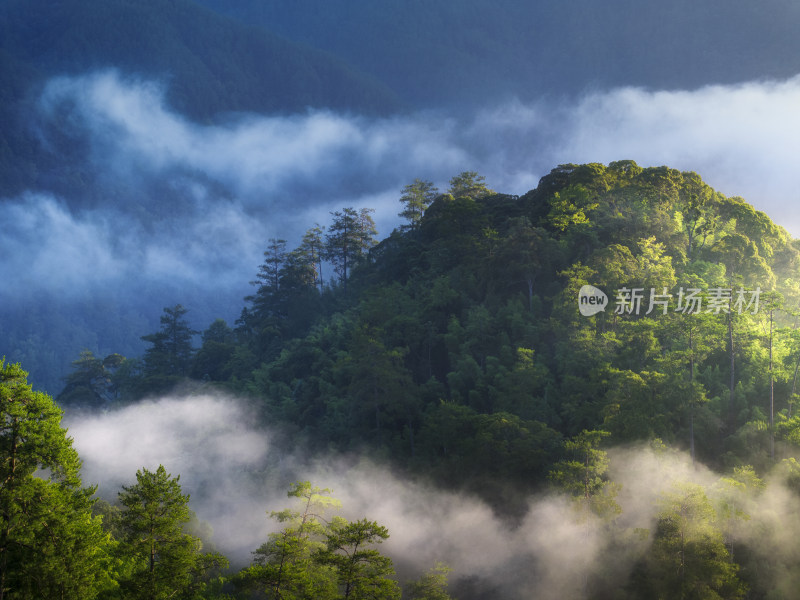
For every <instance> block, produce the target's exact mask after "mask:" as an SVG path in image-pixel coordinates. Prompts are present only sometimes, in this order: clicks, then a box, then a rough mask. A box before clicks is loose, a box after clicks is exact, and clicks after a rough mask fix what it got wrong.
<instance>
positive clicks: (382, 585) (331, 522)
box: [236, 481, 400, 600]
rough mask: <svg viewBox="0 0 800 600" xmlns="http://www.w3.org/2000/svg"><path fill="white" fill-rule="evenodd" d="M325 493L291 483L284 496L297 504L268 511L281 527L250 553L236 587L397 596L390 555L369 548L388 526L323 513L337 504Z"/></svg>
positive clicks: (311, 598)
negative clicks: (251, 556)
mask: <svg viewBox="0 0 800 600" xmlns="http://www.w3.org/2000/svg"><path fill="white" fill-rule="evenodd" d="M330 493H331V491H330V490H329V489H320V488H317V487H314V486H312V485H311V483H309V482H308V481H301V482H298V483H294V484H292V486H291V487H290V488H289V492H288V494H287V495H288V496H289V497H290V498H297V499H298V506H297V508H295V509H286V510H283V511H279V512H272V513H270V516H271V517H272V518H274V519H276V520H277V521H278V522H280V523H281V524H283V525H284V528H283V529H282V530H281V531H279V532H276V533H272V534H270V536H269V540H268V541H267V542H266V543H265V544H263V545H262V546H261V547H260V548H259V549H258V550H256V551H255V552H254V553H253V554H254V560H253V564H252V565H251V566H250V567H248V568H246V569H244V570H243V571H242V572H241V573H239V575H238V576H237V577H236V581H237V585H238V586H239V587H240V588H242V589H244V590H251V591H256V592H258V593H261V594H264V595H266V597H267V598H270V599H275V600H279V599H286V600H289V599H291V600H301V599H303V600H326V599H330V600H339V599H351V600H367V599H370V600H383V599H386V600H389V599H395V598H399V597H400V593H399V587H398V585H397V582H396V581H395V580H394V579H393V576H394V568H393V566H392V561H391V559H390V558H388V557H386V556H383V555H382V554H381V553H380V552H379V551H378V550H377V549H376V548H375V546H376V545H377V544H380V543H381V542H383V541H384V540H386V539H387V538H388V537H389V532H388V530H387V529H386V528H385V527H383V526H382V525H379V524H378V523H376V522H374V521H369V520H367V519H361V520H359V521H354V522H348V521H346V520H345V519H343V518H341V517H338V516H336V517H332V518H330V517H328V515H327V513H328V511H330V510H331V509H335V508H338V507H339V502H338V501H337V500H335V499H333V498H331V496H330ZM259 597H261V596H259Z"/></svg>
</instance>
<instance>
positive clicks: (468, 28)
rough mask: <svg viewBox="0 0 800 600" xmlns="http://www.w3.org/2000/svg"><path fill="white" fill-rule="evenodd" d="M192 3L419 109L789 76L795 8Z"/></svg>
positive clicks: (312, 0) (512, 0)
mask: <svg viewBox="0 0 800 600" xmlns="http://www.w3.org/2000/svg"><path fill="white" fill-rule="evenodd" d="M198 2H200V3H202V4H204V5H206V6H209V7H211V8H214V9H215V10H217V11H219V12H221V13H225V14H229V15H231V16H234V17H237V18H240V19H242V20H245V21H247V22H248V23H258V24H261V25H263V26H265V27H267V28H269V29H270V30H271V31H274V32H276V33H279V34H281V35H283V36H285V37H287V38H289V39H293V40H297V41H302V42H304V43H307V44H310V45H313V46H314V47H317V48H320V49H324V50H327V51H330V52H332V53H334V54H336V55H337V56H340V57H341V58H342V59H344V60H347V61H348V62H349V63H351V64H353V65H356V66H357V67H359V68H361V69H362V70H364V71H366V72H369V73H371V74H373V75H374V76H376V77H378V78H380V79H381V80H382V81H383V82H384V83H386V84H387V85H389V86H390V87H392V89H394V90H395V91H396V92H397V93H398V94H400V95H401V96H402V97H403V98H404V99H406V100H407V101H409V102H412V103H416V104H422V105H428V104H431V103H439V104H453V103H456V104H458V103H478V104H480V103H482V102H486V101H487V100H494V99H496V98H497V97H498V96H500V95H508V96H516V97H521V98H523V99H532V98H538V97H541V96H543V95H548V94H556V95H560V94H576V93H581V92H584V91H586V90H587V89H594V88H600V89H609V88H612V87H619V86H627V85H632V86H643V87H648V88H656V89H672V88H679V89H688V88H695V87H700V86H703V85H706V84H730V83H739V82H742V81H749V80H753V79H763V78H776V79H781V78H786V77H791V76H793V75H795V74H797V73H800V37H798V36H797V31H798V28H799V27H800V6H798V5H797V3H794V2H787V1H784V0H766V1H764V2H748V1H745V0H705V1H703V2H692V1H690V0H675V1H673V2H656V1H653V0H644V1H643V0H610V1H607V2H597V1H596V0H573V1H572V2H554V1H548V0H536V1H530V0H526V1H520V0H459V1H458V2H448V1H441V0H440V1H429V0H384V1H382V2H374V1H369V0H366V1H359V0H293V1H292V2H281V1H277V0H198Z"/></svg>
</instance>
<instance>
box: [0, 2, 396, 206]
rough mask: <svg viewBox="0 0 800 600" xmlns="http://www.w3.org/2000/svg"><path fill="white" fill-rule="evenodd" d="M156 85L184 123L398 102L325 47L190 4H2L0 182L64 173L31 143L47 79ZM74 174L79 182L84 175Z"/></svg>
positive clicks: (370, 108) (9, 185)
mask: <svg viewBox="0 0 800 600" xmlns="http://www.w3.org/2000/svg"><path fill="white" fill-rule="evenodd" d="M109 68H113V69H118V70H119V71H121V72H122V73H125V74H126V75H127V76H139V77H142V78H145V79H148V80H157V81H162V82H164V84H166V85H167V87H168V90H169V93H168V98H167V100H168V102H169V103H170V105H171V106H172V107H174V108H175V109H176V110H178V111H179V112H181V113H182V114H185V115H186V116H188V117H189V118H192V119H195V120H199V121H208V120H210V119H213V118H214V117H216V116H218V115H220V114H224V113H230V112H238V111H248V112H250V111H252V112H262V113H266V112H273V113H274V112H280V113H287V112H297V111H303V110H305V109H306V108H308V107H315V108H331V109H335V110H340V111H356V112H366V113H372V114H375V113H386V112H391V111H393V110H395V109H397V108H398V106H399V105H400V103H399V101H398V100H397V98H396V97H395V96H394V95H393V94H392V93H391V92H390V91H389V89H388V88H387V87H386V86H384V85H383V84H381V83H380V82H378V81H377V80H376V79H375V78H372V77H370V76H368V75H365V74H363V73H360V72H358V71H356V70H354V69H353V68H351V67H349V66H348V65H347V64H345V62H343V61H341V60H339V59H337V58H335V57H333V56H331V55H330V54H328V53H325V52H323V51H320V50H316V49H313V48H310V47H308V46H305V45H302V44H298V43H295V42H291V41H288V40H286V39H283V38H281V37H279V36H277V35H274V34H271V33H269V32H267V31H266V30H264V29H263V28H258V27H251V26H249V25H246V24H244V23H240V22H237V21H235V20H233V19H230V18H228V17H225V16H221V15H218V14H216V13H214V12H213V11H210V10H208V9H206V8H204V7H201V6H198V5H196V4H194V3H193V2H190V1H188V0H178V1H176V2H157V1H154V0H144V1H137V2H133V1H131V0H103V1H97V0H89V1H86V0H80V1H78V0H66V1H62V2H55V3H54V2H44V1H42V0H24V1H21V0H11V1H7V2H3V3H2V4H0V120H1V121H2V123H3V127H2V129H1V130H0V159H2V161H1V164H2V167H0V183H3V184H5V185H4V187H5V190H4V191H5V193H15V192H16V191H18V190H20V189H23V187H29V186H30V185H31V184H35V185H37V186H39V187H45V188H47V189H53V181H52V179H53V178H52V177H51V178H49V179H43V178H42V176H43V173H45V172H47V171H49V170H51V169H54V168H58V169H61V170H62V172H61V173H60V175H59V178H58V179H59V181H58V182H57V183H58V184H59V185H58V186H56V189H57V190H58V189H63V188H64V186H65V184H66V185H69V179H70V178H72V176H73V173H72V172H71V171H72V169H67V171H70V172H68V173H66V174H65V173H63V170H64V166H65V159H67V160H68V159H69V157H67V156H64V155H63V152H60V153H59V156H58V158H57V159H56V158H55V157H54V156H52V154H48V153H47V152H44V151H43V148H42V146H41V145H40V144H39V143H38V142H37V139H36V132H35V127H31V124H30V122H31V121H32V120H33V119H32V116H31V112H32V111H34V110H35V102H34V101H33V100H35V98H36V95H37V94H38V93H39V91H40V87H41V85H43V84H44V82H45V81H46V80H48V79H49V78H51V77H53V76H58V75H64V74H68V75H79V74H83V73H86V72H89V71H93V70H102V69H109ZM81 178H82V177H81V176H80V175H76V176H75V177H74V179H81Z"/></svg>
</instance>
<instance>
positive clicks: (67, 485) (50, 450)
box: [0, 361, 111, 600]
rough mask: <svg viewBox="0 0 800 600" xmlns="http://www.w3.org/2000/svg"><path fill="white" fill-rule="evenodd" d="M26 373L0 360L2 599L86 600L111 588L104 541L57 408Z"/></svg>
mask: <svg viewBox="0 0 800 600" xmlns="http://www.w3.org/2000/svg"><path fill="white" fill-rule="evenodd" d="M27 375H28V374H27V373H26V372H25V371H23V370H22V368H21V367H20V366H19V365H6V364H5V361H0V448H2V451H0V452H2V460H0V600H10V599H15V600H16V599H31V600H33V599H36V600H48V599H51V598H52V599H54V600H55V599H63V598H82V599H84V598H85V599H87V600H90V599H92V598H95V597H96V595H97V594H98V592H99V591H100V589H101V588H103V587H109V586H110V585H111V582H110V580H109V578H108V576H107V575H106V574H105V573H104V571H103V567H104V561H105V560H106V558H107V550H108V547H109V539H108V536H107V535H106V534H105V533H104V532H103V530H102V527H101V524H100V519H99V518H95V517H92V515H91V508H92V504H93V501H92V500H91V496H92V495H93V493H94V488H84V487H82V484H81V480H80V466H81V462H80V459H79V458H78V454H77V452H76V451H75V450H74V449H73V448H72V441H71V440H70V438H68V437H67V432H66V430H65V429H63V428H62V427H61V425H60V423H61V410H60V409H59V408H58V407H57V406H56V405H55V404H54V403H53V400H52V399H51V398H50V397H49V396H47V395H46V394H43V393H41V392H34V391H33V390H32V389H31V386H29V385H28V384H27Z"/></svg>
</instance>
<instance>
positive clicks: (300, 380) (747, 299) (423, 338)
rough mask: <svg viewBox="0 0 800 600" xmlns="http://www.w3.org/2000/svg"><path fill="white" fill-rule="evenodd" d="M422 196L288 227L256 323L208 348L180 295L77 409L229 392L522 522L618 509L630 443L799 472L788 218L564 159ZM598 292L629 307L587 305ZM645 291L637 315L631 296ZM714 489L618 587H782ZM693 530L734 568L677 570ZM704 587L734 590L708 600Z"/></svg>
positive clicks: (93, 383)
mask: <svg viewBox="0 0 800 600" xmlns="http://www.w3.org/2000/svg"><path fill="white" fill-rule="evenodd" d="M401 202H402V204H400V205H398V212H399V213H400V214H402V215H403V216H404V218H406V219H407V221H408V223H407V224H406V225H405V226H403V227H401V228H400V229H398V230H395V231H394V232H392V233H391V235H389V236H388V237H387V238H385V239H383V240H382V241H380V242H377V241H376V240H375V239H374V236H375V232H374V223H372V219H371V217H370V211H368V210H361V211H360V212H359V211H356V210H355V209H351V208H345V209H343V210H342V211H337V212H335V213H333V214H332V222H331V223H329V224H327V225H325V226H321V225H315V226H313V227H310V228H309V230H308V232H307V234H306V235H305V236H304V237H303V240H302V241H301V243H300V244H299V245H298V246H297V247H296V248H294V249H291V250H289V249H288V246H287V242H286V241H284V240H277V239H276V240H270V243H269V245H268V247H267V249H266V250H265V253H264V263H263V264H262V265H260V266H258V267H257V269H254V270H255V271H256V279H255V280H254V282H253V283H254V288H255V291H254V293H253V294H252V295H251V296H248V298H246V306H245V307H244V309H243V310H242V314H241V317H240V319H239V320H238V321H237V322H236V323H235V324H233V326H230V325H228V324H227V323H225V322H224V321H221V320H217V321H215V322H214V323H212V324H211V325H210V326H209V327H208V329H206V330H205V331H204V332H202V335H201V345H200V347H198V348H195V347H193V345H192V340H193V336H192V334H193V333H194V332H192V331H191V329H190V328H189V326H188V324H187V322H186V320H185V318H184V315H185V314H186V311H187V309H186V308H185V307H183V306H181V305H178V306H175V307H168V308H166V309H165V314H164V316H163V317H162V328H161V330H160V331H159V332H156V333H153V334H149V335H147V336H145V338H144V339H146V340H147V341H148V342H149V343H151V345H152V348H151V349H150V350H148V352H147V353H146V354H145V356H144V357H143V358H141V359H136V358H130V359H125V358H122V357H120V356H118V355H112V356H110V357H107V358H106V359H100V358H96V357H94V356H93V355H92V354H91V353H84V354H83V355H82V356H81V357H80V358H79V359H78V360H77V361H76V363H75V370H74V372H73V374H72V375H71V376H70V377H69V379H68V381H67V385H66V387H65V389H64V391H63V392H62V394H61V395H60V396H59V398H58V400H59V402H61V403H62V404H63V405H72V404H76V405H77V404H82V405H89V406H94V407H96V408H107V407H109V406H112V407H113V406H114V405H119V404H124V403H129V402H135V401H137V399H139V398H141V397H143V396H146V395H153V394H158V393H162V392H164V391H167V390H169V389H172V388H173V387H174V386H175V385H177V384H183V385H189V386H209V385H213V386H218V387H220V388H223V389H227V390H231V391H234V392H236V393H237V394H239V395H242V396H245V397H247V398H249V401H250V402H252V403H253V404H254V405H256V406H257V407H259V409H261V411H262V414H264V415H265V421H266V420H269V421H270V422H275V421H279V422H282V423H283V424H284V425H285V426H286V427H288V428H290V429H291V431H293V432H295V433H296V434H297V436H296V437H297V438H298V439H302V440H304V443H306V444H308V445H309V446H311V447H312V448H314V447H315V448H317V449H319V450H329V449H334V450H339V451H359V450H363V449H369V450H370V452H372V453H373V455H374V456H377V457H382V458H383V459H385V460H387V461H390V462H391V463H393V464H394V465H396V466H399V467H401V468H403V469H406V470H407V471H409V472H413V473H417V474H420V475H423V476H426V477H429V478H431V479H434V480H436V481H437V483H438V485H440V486H444V487H447V488H452V489H460V490H468V491H472V492H475V493H478V494H480V495H482V496H483V497H484V498H486V499H487V500H489V501H490V502H491V503H492V504H493V505H494V506H495V507H496V508H497V509H498V510H500V511H503V512H509V513H512V514H513V513H515V512H518V511H519V510H522V507H521V505H520V504H518V503H517V500H518V499H522V498H524V497H525V496H526V494H528V493H530V492H533V491H536V490H542V489H545V488H547V487H549V486H552V485H556V486H557V487H560V488H561V489H563V490H564V491H565V492H569V493H570V494H574V495H575V497H576V498H584V499H586V502H587V503H586V505H585V509H586V510H587V511H589V513H590V514H593V515H595V516H596V517H597V518H601V519H603V520H605V521H607V522H613V521H614V520H615V519H616V516H615V515H617V514H618V512H619V511H618V510H617V509H616V508H615V506H616V505H615V501H614V495H615V492H614V489H615V488H614V486H613V485H612V483H613V482H609V481H608V476H607V473H606V469H605V467H603V464H604V460H605V458H604V456H605V453H604V451H603V450H602V448H603V447H607V446H608V445H618V444H623V443H632V442H652V443H662V441H663V442H666V443H667V444H668V445H669V446H672V447H675V448H681V449H686V450H687V451H689V452H690V453H691V456H692V458H693V459H695V458H696V459H697V460H699V461H702V462H704V463H706V464H708V465H710V466H712V467H714V468H716V469H717V470H719V471H723V472H726V473H730V474H731V478H732V479H731V481H739V480H742V479H744V480H747V478H748V477H750V479H749V480H748V481H750V484H746V483H741V486H742V489H745V491H746V493H747V494H750V493H751V492H752V489H751V488H753V485H752V481H756V480H758V481H760V479H759V478H763V477H764V476H766V474H767V473H769V472H770V471H771V470H772V469H773V468H774V467H775V466H781V465H783V466H782V468H783V469H784V472H787V473H789V474H790V481H793V479H792V478H791V477H793V476H791V474H792V473H795V472H796V462H794V459H795V458H796V454H797V445H798V444H800V420H798V417H797V416H796V409H795V403H796V400H797V398H798V395H797V374H798V366H799V365H800V337H798V335H797V329H796V325H797V304H798V298H799V297H800V289H798V283H797V282H798V276H797V269H798V247H797V244H798V242H797V241H796V240H792V239H791V238H790V236H789V235H788V234H787V232H786V231H785V230H784V229H782V228H781V227H779V226H777V225H776V224H774V223H773V222H772V221H771V220H770V219H769V218H768V217H767V216H766V215H764V214H763V213H761V212H758V211H756V210H755V209H754V208H753V207H751V206H750V205H749V204H747V203H746V202H745V201H744V200H742V199H740V198H727V197H725V196H723V195H722V194H720V193H718V192H715V191H714V190H713V189H711V188H710V187H709V186H707V185H706V184H705V183H704V182H703V181H702V180H701V178H700V177H699V176H698V175H697V174H695V173H681V172H678V171H676V170H673V169H669V168H667V167H658V168H641V167H639V166H638V165H636V164H635V163H634V162H632V161H618V162H615V163H611V164H609V165H608V166H604V165H600V164H587V165H561V166H559V167H558V168H556V169H554V170H553V171H551V173H550V174H549V175H547V176H545V177H544V178H542V180H541V182H540V184H539V186H538V187H537V188H536V189H535V190H533V191H531V192H529V193H527V194H525V195H524V196H521V197H515V196H509V195H504V194H499V193H496V192H494V191H492V190H490V189H488V188H487V187H486V185H485V184H484V183H483V179H482V178H481V177H480V176H479V175H478V174H477V173H470V172H468V173H462V174H460V175H458V176H456V177H454V178H453V180H452V181H451V187H450V189H449V190H448V191H447V192H445V193H439V192H438V190H434V189H432V186H431V185H430V184H429V183H428V182H422V181H419V180H417V181H415V182H414V183H412V184H410V185H409V186H407V187H406V188H404V190H403V191H402V195H401ZM323 268H326V269H329V270H332V273H326V275H327V276H330V275H331V274H333V275H334V278H333V279H331V280H330V282H329V283H326V282H325V279H324V277H323V273H322V269H323ZM586 285H592V286H595V287H597V288H599V289H600V290H602V291H604V292H605V294H607V296H608V298H609V305H608V307H607V308H606V310H604V311H601V312H598V313H597V314H595V315H593V316H583V315H582V314H581V313H580V311H579V304H578V295H579V290H580V289H581V288H582V287H583V286H586ZM625 290H628V292H625ZM632 290H636V292H634V293H633V294H634V295H633V297H635V295H636V294H638V293H641V303H642V304H641V306H640V307H639V308H638V309H636V310H634V309H635V308H636V307H635V305H634V304H631V303H621V301H623V300H630V299H631V297H632V296H631V293H630V292H631V291H632ZM651 300H652V303H651ZM648 309H649V310H648ZM576 456H577V458H576ZM581 456H583V458H580V457H581ZM571 461H572V462H571ZM787 470H788V471H787ZM737 474H738V475H737ZM748 474H749V475H748ZM590 475H591V477H590ZM737 477H738V479H737ZM589 481H593V482H594V483H592V484H591V485H589ZM731 485H734V484H731ZM737 485H738V484H737ZM748 485H749V486H750V487H748ZM734 487H736V486H735V485H734ZM756 488H758V489H760V488H759V486H756ZM737 489H738V488H737ZM753 489H755V488H753ZM743 493H744V492H743ZM753 493H755V492H753ZM712 496H713V494H711V492H710V490H707V489H702V488H700V489H699V488H696V487H692V486H691V485H689V484H686V485H685V486H682V487H681V486H678V487H677V488H676V489H675V490H674V492H673V494H672V495H671V496H669V497H667V498H665V499H664V500H663V505H662V509H663V511H662V513H661V514H662V520H661V521H659V522H658V526H657V528H656V529H655V530H653V531H651V532H650V533H648V534H647V538H646V539H648V540H649V542H648V543H650V544H651V545H650V546H649V547H650V550H649V554H647V555H646V557H644V558H642V559H641V561H640V562H638V563H637V564H638V566H637V568H636V570H635V572H634V574H633V575H632V577H633V579H632V580H631V581H632V583H631V582H629V583H625V582H622V583H621V582H619V581H615V582H611V583H608V582H606V584H604V585H610V586H611V587H612V588H613V587H615V586H622V587H625V586H628V587H626V588H625V589H627V590H628V591H629V593H631V594H632V595H631V596H630V597H656V596H654V595H653V594H656V593H659V590H671V591H670V592H669V597H709V598H711V597H725V598H738V597H742V594H743V593H744V590H745V589H746V588H748V587H749V588H750V589H751V591H753V590H755V591H754V592H753V593H756V592H757V591H758V590H762V591H763V590H766V589H767V588H768V585H769V584H768V583H766V580H760V579H759V578H758V576H756V575H755V574H754V573H753V572H751V571H748V569H749V568H751V567H752V565H748V563H747V560H749V559H752V560H756V559H755V558H753V557H754V555H753V554H748V552H744V553H743V554H742V555H741V556H742V558H741V562H734V560H733V558H732V557H733V556H734V552H733V551H734V546H736V542H733V541H731V540H730V539H728V538H726V533H725V528H724V527H723V524H722V521H721V520H720V519H722V517H721V516H720V515H721V514H722V513H720V510H721V509H720V508H719V507H717V506H716V505H715V504H714V503H715V502H716V500H715V499H714V498H713V497H712ZM687 511H688V512H687ZM687 514H691V515H692V516H691V517H687V516H686V515H687ZM669 515H679V516H680V518H678V517H672V516H669ZM676 519H678V520H677V521H676ZM681 519H683V520H681ZM676 528H677V529H676ZM687 535H697V536H699V537H698V540H703V542H702V543H703V544H706V546H703V547H702V548H701V547H697V546H695V547H693V548H694V549H693V550H692V551H693V552H696V553H697V554H696V556H697V557H701V556H702V557H705V559H704V560H706V559H707V560H708V561H710V562H708V563H707V564H706V563H703V565H702V566H700V567H698V568H697V569H696V570H694V571H692V572H691V573H689V572H688V571H686V572H685V576H684V577H682V578H681V579H680V580H675V579H674V578H670V577H669V576H668V573H670V572H672V571H671V570H670V569H671V567H669V566H668V565H667V563H665V562H664V561H667V560H669V557H670V556H673V554H671V553H672V552H673V550H671V548H674V544H675V543H677V542H676V541H675V540H676V539H678V540H680V539H686V536H687ZM698 543H699V542H698ZM681 552H683V553H688V552H689V551H688V550H686V549H684V550H681ZM736 555H737V556H739V554H736ZM748 557H749V558H748ZM697 560H700V559H699V558H698V559H697ZM325 564H328V566H330V565H332V564H334V563H325ZM665 565H666V566H665ZM681 568H684V567H681ZM742 569H744V570H743V571H742ZM431 577H433V572H432V574H431ZM687 581H693V582H695V583H692V584H691V585H692V586H695V588H696V589H700V588H703V589H706V588H707V589H708V590H712V591H713V593H714V594H717V595H716V596H714V595H702V594H701V595H689V592H688V591H687V589H686V588H685V587H682V586H687V585H689V584H687V583H686V582H687ZM708 582H712V583H708ZM676 586H677V587H676ZM703 586H705V587H703ZM695 588H693V589H695ZM387 589H388V588H387ZM620 589H621V588H620ZM631 590H633V591H631ZM676 590H677V591H676ZM387 593H393V592H387ZM676 593H677V594H679V595H678V596H674V594H676ZM708 593H709V594H711V592H710V591H709V592H708ZM759 593H761V592H758V593H756V596H754V597H762V596H760V595H758V594H759ZM637 594H638V595H637ZM387 597H389V596H387Z"/></svg>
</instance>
